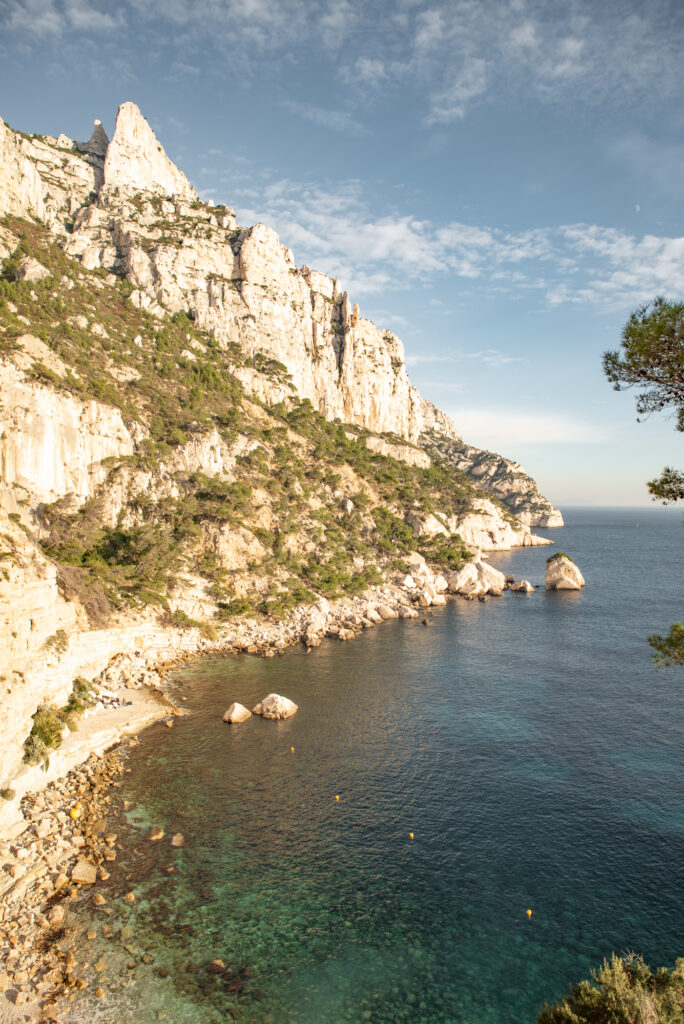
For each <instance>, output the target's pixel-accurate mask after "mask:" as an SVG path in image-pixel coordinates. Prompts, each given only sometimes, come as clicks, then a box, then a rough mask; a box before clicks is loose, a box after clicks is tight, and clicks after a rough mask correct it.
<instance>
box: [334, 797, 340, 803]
mask: <svg viewBox="0 0 684 1024" xmlns="http://www.w3.org/2000/svg"><path fill="white" fill-rule="evenodd" d="M339 802H340V798H339V796H336V797H335V803H336V804H339Z"/></svg>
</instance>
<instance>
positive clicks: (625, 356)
mask: <svg viewBox="0 0 684 1024" xmlns="http://www.w3.org/2000/svg"><path fill="white" fill-rule="evenodd" d="M603 370H604V372H605V374H606V376H607V377H608V380H609V381H611V382H612V383H613V385H614V386H615V390H616V391H622V390H624V389H625V388H630V387H636V388H637V389H638V395H637V400H636V407H637V413H638V414H639V416H644V415H645V416H650V414H651V413H653V412H662V411H665V410H672V411H673V412H674V413H675V418H676V420H675V427H676V429H677V430H680V431H684V304H682V303H681V302H668V301H667V300H666V299H664V298H662V296H659V297H658V298H656V299H654V300H653V302H652V303H647V304H646V305H644V306H640V307H639V308H638V309H636V310H635V311H634V312H633V313H632V315H631V316H630V318H629V320H628V321H627V323H626V324H625V327H624V330H623V332H622V344H621V347H620V349H618V350H615V351H612V352H605V353H604V355H603ZM648 489H649V491H650V493H651V494H652V495H653V497H654V498H657V499H660V501H662V502H663V504H664V505H667V504H670V503H671V502H675V501H681V500H683V499H684V473H682V472H681V471H680V470H678V469H673V468H672V467H671V466H666V467H665V469H664V470H663V471H662V473H661V474H660V476H659V477H657V478H656V479H655V480H649V482H648ZM648 642H649V643H650V645H651V647H653V648H654V650H655V652H656V653H655V655H654V661H655V663H656V666H657V667H660V666H661V665H684V629H683V628H682V624H681V623H680V622H676V623H674V625H673V626H671V627H670V632H669V633H668V635H667V636H660V635H658V634H654V635H653V636H650V637H649V638H648Z"/></svg>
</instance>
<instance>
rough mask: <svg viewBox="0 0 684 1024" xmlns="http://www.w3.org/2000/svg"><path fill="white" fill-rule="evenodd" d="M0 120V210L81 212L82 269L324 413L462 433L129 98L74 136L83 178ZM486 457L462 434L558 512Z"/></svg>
mask: <svg viewBox="0 0 684 1024" xmlns="http://www.w3.org/2000/svg"><path fill="white" fill-rule="evenodd" d="M3 130H4V135H0V153H3V154H6V159H5V160H3V168H2V169H1V170H0V195H1V194H2V192H3V191H5V190H6V192H7V196H8V199H7V200H6V201H5V204H4V206H3V205H0V211H2V210H3V209H4V210H7V211H8V212H14V213H21V211H22V209H23V210H24V212H29V213H33V214H34V215H36V216H38V217H41V218H43V219H44V218H45V217H46V216H48V212H49V219H51V220H52V222H58V217H57V211H58V209H59V204H61V208H62V211H63V213H64V214H65V215H67V214H74V213H75V215H74V216H73V223H72V225H71V231H70V235H69V237H68V239H67V240H66V251H67V252H68V253H69V254H70V255H73V256H76V257H78V258H79V259H80V260H81V261H82V263H83V266H85V267H87V268H89V269H94V268H106V269H107V270H110V271H112V272H114V273H116V274H122V275H124V276H125V277H126V278H127V279H128V280H129V281H130V282H131V283H132V284H133V285H134V286H135V288H136V290H137V291H136V295H135V296H134V301H135V302H137V303H138V304H139V305H140V306H141V307H142V308H146V309H148V310H151V311H152V312H155V313H159V314H161V311H162V310H163V309H168V310H171V311H172V312H177V311H186V312H189V313H190V314H191V315H192V317H193V318H194V319H195V321H196V322H197V323H198V324H199V325H200V326H201V327H203V328H205V329H206V330H209V331H211V332H212V333H213V335H214V336H215V337H216V338H217V339H219V341H220V342H221V343H222V344H224V345H229V344H231V343H236V344H237V345H239V346H240V349H241V350H242V352H244V353H246V354H247V355H248V356H249V357H250V359H251V362H252V363H254V361H255V360H256V359H257V358H258V357H259V355H260V354H261V355H266V356H267V357H269V358H272V359H274V360H276V361H277V362H279V363H281V364H282V365H283V366H284V367H285V371H286V373H287V374H289V380H288V381H287V383H288V384H289V385H291V388H292V389H293V390H294V391H295V392H296V393H297V394H298V395H299V396H301V397H302V398H308V399H310V400H311V402H312V403H313V405H314V407H315V408H316V409H318V410H319V411H320V412H321V413H322V414H323V415H324V416H325V417H326V418H328V419H340V420H342V421H343V422H347V423H355V424H359V425H360V426H362V427H365V428H367V429H369V430H371V431H373V432H374V433H378V434H383V433H391V434H396V435H398V436H399V437H401V438H404V439H406V440H408V441H410V442H411V443H412V444H417V443H419V441H420V439H421V437H423V438H425V436H427V435H428V433H430V432H432V433H437V434H438V435H439V436H440V437H443V438H446V439H450V440H454V441H456V442H459V441H460V440H461V439H460V437H459V435H458V433H457V431H456V429H455V427H454V425H453V423H452V422H451V421H450V419H449V418H448V417H447V416H446V415H445V414H444V413H442V412H441V411H440V410H438V409H436V408H435V407H434V406H433V405H432V404H431V403H429V402H426V401H425V400H423V399H422V398H421V396H420V395H419V394H418V392H417V390H416V389H415V388H414V387H413V386H412V385H411V383H410V381H409V378H408V374H407V371H406V365H405V362H404V351H403V346H402V344H401V341H400V340H399V339H398V338H397V337H396V336H395V335H394V334H393V333H392V332H391V331H388V330H383V329H379V328H377V327H376V326H375V325H374V324H373V323H371V321H369V320H367V319H364V318H363V317H361V316H360V315H359V311H358V307H357V306H352V304H351V302H350V299H349V297H348V296H347V294H346V293H344V292H342V290H341V287H340V284H339V282H338V281H337V280H335V279H331V278H329V277H327V276H326V275H325V274H322V273H319V272H318V271H315V270H311V269H310V268H309V267H307V266H303V267H301V268H297V266H296V264H295V261H294V257H293V255H292V253H291V251H290V250H289V249H287V248H286V247H285V246H284V245H281V243H280V241H279V239H278V236H277V235H276V233H275V232H274V231H273V230H272V229H271V228H269V227H267V226H266V225H263V224H257V225H255V226H254V227H252V228H246V229H245V228H243V229H241V228H240V227H239V226H238V224H237V222H236V220H235V217H234V214H233V211H232V210H229V209H227V208H225V207H217V208H212V207H211V206H209V205H205V204H203V203H201V202H199V200H198V197H197V195H196V193H195V191H194V190H193V189H192V187H191V186H190V184H189V182H188V180H187V178H186V177H185V175H184V174H183V173H182V172H181V171H180V170H178V168H176V167H175V166H174V165H173V163H172V162H171V161H170V160H169V159H168V157H167V156H166V154H165V153H164V150H163V148H162V146H161V145H160V144H159V142H158V141H157V139H156V138H155V136H154V134H153V132H152V130H151V128H150V127H149V125H148V124H147V122H146V121H145V119H144V118H143V117H142V115H141V113H140V111H139V110H138V108H137V107H136V106H135V104H133V103H124V104H122V105H121V107H120V108H119V112H118V116H117V121H116V130H115V132H114V136H113V138H112V140H111V142H110V143H107V140H106V135H105V134H104V131H103V130H102V128H101V125H99V122H97V123H96V127H95V131H94V133H93V137H92V138H91V140H90V143H87V144H72V147H73V148H74V149H76V150H77V151H79V152H82V153H83V157H82V164H83V165H82V167H81V168H80V176H79V173H76V168H77V166H78V158H77V157H75V156H74V153H73V152H70V154H69V157H68V158H66V157H62V156H61V154H62V153H63V152H64V151H66V150H68V148H69V140H68V139H66V138H65V137H64V136H60V139H59V140H52V139H44V140H42V141H40V140H38V141H37V140H36V139H35V138H34V139H31V140H28V139H26V138H25V137H23V136H22V137H19V138H18V137H17V136H16V134H15V133H11V132H8V131H7V129H6V128H4V126H3ZM3 138H4V141H3ZM103 154H104V156H103ZM57 159H60V160H61V161H62V163H63V164H64V173H63V174H62V175H61V178H60V181H59V184H58V188H57V191H56V192H55V194H54V196H53V198H52V199H51V206H50V210H49V211H47V210H46V208H45V201H44V200H43V199H42V198H41V194H42V193H44V192H46V185H47V184H48V183H52V180H53V179H54V177H55V173H56V171H55V167H56V160H57ZM5 164H6V166H5ZM100 168H101V170H100ZM100 174H101V177H100ZM62 179H63V180H62ZM5 180H6V181H7V184H6V182H5ZM86 185H88V186H89V188H88V190H87V191H85V188H86ZM90 188H96V189H98V194H97V200H96V201H95V202H92V203H88V204H85V202H84V198H85V197H86V196H89V194H90ZM9 197H11V201H10V199H9ZM1 203H2V200H1V199H0V204H1ZM240 377H241V379H242V380H243V382H244V383H245V384H246V385H247V386H248V387H249V386H250V385H251V386H252V387H256V388H257V389H258V392H259V397H260V398H262V399H263V400H265V401H267V402H269V401H280V400H281V399H282V398H283V397H284V396H285V395H286V394H287V391H288V389H287V387H285V385H284V383H283V381H277V382H274V384H273V386H272V387H268V386H265V384H264V380H263V377H259V378H258V379H257V380H254V379H253V378H254V375H253V374H251V373H250V367H249V366H247V367H244V368H243V369H242V372H241V374H240ZM466 450H467V453H468V454H466ZM451 452H452V454H453V452H454V449H451ZM494 459H495V460H497V459H498V461H497V462H496V465H495V464H494V463H493V462H492V459H491V457H490V454H489V453H480V452H479V451H478V450H477V449H475V448H472V447H470V446H465V445H464V446H463V447H462V449H461V451H460V454H459V457H458V463H457V464H458V465H460V466H461V468H463V469H464V471H465V472H467V473H469V474H470V475H472V476H473V477H474V479H475V480H476V481H478V482H483V483H486V484H487V485H489V484H490V483H494V488H493V490H494V492H495V493H497V494H498V495H499V496H500V497H501V498H502V500H503V501H504V502H505V503H506V504H507V505H508V507H509V508H510V509H511V510H512V511H513V512H514V513H515V514H518V511H520V512H521V513H522V515H523V521H524V522H525V523H526V524H527V525H557V524H559V523H560V522H562V518H561V517H560V513H559V512H558V510H557V509H554V508H553V506H551V505H550V504H549V503H548V502H547V501H546V499H544V498H542V496H541V495H540V494H539V492H538V491H537V488H536V485H534V482H533V481H531V479H530V478H529V477H528V476H527V475H526V474H524V473H523V472H522V470H520V467H517V466H515V464H513V463H510V462H509V461H508V460H505V459H502V458H501V457H496V456H495V457H494ZM485 463H487V464H488V466H489V469H487V470H485V469H484V465H485ZM504 478H505V479H504ZM489 489H490V490H491V489H492V488H489Z"/></svg>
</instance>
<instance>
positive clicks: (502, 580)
mask: <svg viewBox="0 0 684 1024" xmlns="http://www.w3.org/2000/svg"><path fill="white" fill-rule="evenodd" d="M505 586H506V577H505V576H504V574H503V573H502V572H499V570H498V569H495V568H494V566H493V565H488V564H487V563H486V562H481V561H480V560H479V559H478V560H474V561H472V562H468V564H467V565H464V566H463V568H462V569H459V570H458V572H454V573H452V574H451V576H450V577H449V581H448V590H449V593H450V594H463V595H464V596H466V597H482V596H484V595H485V594H493V595H494V596H495V597H500V596H501V594H503V592H504V587H505Z"/></svg>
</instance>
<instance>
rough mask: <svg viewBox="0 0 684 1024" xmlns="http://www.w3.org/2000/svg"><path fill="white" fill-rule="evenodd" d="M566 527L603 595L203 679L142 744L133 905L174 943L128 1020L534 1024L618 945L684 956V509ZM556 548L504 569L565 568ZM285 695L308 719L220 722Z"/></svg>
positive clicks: (484, 611) (442, 614) (121, 877)
mask: <svg viewBox="0 0 684 1024" xmlns="http://www.w3.org/2000/svg"><path fill="white" fill-rule="evenodd" d="M566 519H567V524H568V525H567V526H566V527H565V528H564V529H563V530H554V531H548V535H549V536H550V537H552V538H553V540H554V541H555V542H556V544H557V547H558V548H561V549H562V550H565V551H567V552H568V553H570V554H571V555H572V556H573V557H574V558H575V559H576V561H577V562H578V564H579V565H580V568H581V569H582V571H583V573H584V575H585V577H586V579H587V581H588V582H587V586H586V588H585V589H584V590H583V591H582V592H581V593H579V594H572V593H570V594H553V593H546V592H545V591H544V590H543V589H540V590H538V591H536V592H535V593H534V594H531V595H529V596H528V595H514V594H511V593H507V594H506V595H504V597H503V598H501V599H492V600H490V601H488V602H486V603H484V604H483V603H479V602H465V601H458V602H453V603H451V604H450V605H449V606H448V607H447V608H446V609H443V610H437V611H436V612H435V614H434V615H433V616H432V617H431V624H430V626H429V627H427V628H426V627H423V626H422V625H420V623H419V622H417V621H411V620H409V621H405V620H400V621H398V622H392V623H385V624H383V625H382V626H380V627H378V628H376V629H374V630H370V631H367V632H366V633H365V634H364V636H363V637H362V638H360V639H359V640H357V641H355V642H354V643H351V644H340V643H337V642H329V643H324V644H323V645H322V646H321V647H320V648H318V649H316V650H315V651H313V652H312V653H311V654H309V655H306V654H305V652H304V650H303V649H297V650H294V651H291V652H288V653H287V654H286V655H285V656H283V657H280V658H276V659H272V660H270V661H267V660H262V659H256V658H248V657H239V658H237V657H234V658H230V659H223V660H222V659H208V660H206V661H203V662H201V663H198V664H197V665H194V666H193V667H191V668H189V669H185V670H184V671H183V672H182V673H181V677H182V679H183V680H184V681H185V682H186V683H187V684H189V685H188V689H186V690H184V692H186V693H188V694H189V697H190V699H189V701H188V705H187V706H188V707H189V708H191V709H192V711H193V714H192V715H191V716H189V717H187V718H185V719H181V720H178V721H177V722H176V725H175V727H174V728H173V729H172V730H167V729H165V728H163V727H162V726H160V727H155V728H154V729H152V730H149V731H148V732H147V733H146V734H145V735H144V737H143V743H142V744H141V746H140V747H138V748H135V749H134V750H133V751H132V753H131V760H130V767H131V772H130V774H129V775H127V776H126V781H125V784H124V786H123V787H122V789H121V795H122V797H124V798H126V799H133V800H135V801H136V807H135V809H134V810H133V811H132V812H130V813H129V814H128V816H126V817H125V818H124V817H122V819H121V820H120V821H119V822H118V826H117V831H118V832H119V834H120V835H121V836H123V837H124V838H125V842H124V846H125V852H124V853H122V854H120V857H119V860H118V861H117V867H116V870H115V871H114V872H113V873H112V879H111V880H110V882H109V883H108V885H109V887H110V892H109V894H108V895H109V898H110V903H111V906H112V907H113V908H115V912H114V914H113V915H112V917H110V918H109V919H108V923H109V926H110V927H111V928H112V930H113V932H114V934H115V935H116V933H117V930H118V928H119V927H120V926H121V925H122V924H123V925H124V928H125V932H124V936H123V937H124V939H125V940H126V942H127V944H128V946H129V948H130V949H133V950H134V951H136V952H137V953H140V952H142V951H144V950H147V951H148V952H149V953H150V956H152V957H154V960H153V961H152V963H151V964H149V965H141V966H138V967H136V968H135V969H133V968H129V967H127V965H126V964H125V963H123V961H122V962H121V964H120V974H118V973H117V971H115V970H114V969H113V967H112V970H111V971H110V976H109V978H108V980H109V981H110V982H114V985H115V988H116V991H115V992H114V994H113V995H112V996H110V997H109V999H113V1000H115V1002H116V1004H117V1006H118V1011H117V1019H120V1020H127V1019H129V1020H135V1021H136V1022H138V1021H139V1022H147V1021H148V1020H149V1021H152V1020H157V1019H159V1018H160V1016H163V1015H166V1017H167V1019H169V1020H173V1021H179V1022H181V1021H183V1022H186V1021H187V1022H188V1024H200V1022H201V1024H204V1022H210V1021H214V1020H215V1021H224V1020H227V1019H230V1015H233V1016H237V1017H238V1019H240V1020H242V1021H244V1022H246V1024H252V1022H254V1024H268V1022H269V1021H270V1022H272V1024H281V1022H290V1021H292V1022H298V1024H321V1022H331V1024H335V1022H338V1021H339V1022H344V1021H350V1022H357V1021H358V1022H360V1021H366V1020H368V1021H372V1022H375V1024H392V1022H401V1021H407V1022H408V1021H410V1022H411V1024H420V1022H423V1024H428V1022H430V1024H438V1022H439V1024H442V1022H463V1024H490V1022H491V1024H494V1022H497V1024H514V1022H516V1024H517V1022H532V1021H534V1020H535V1019H536V1014H537V1011H538V1008H539V1006H540V1004H541V1003H542V1002H544V1001H545V1000H547V999H548V1000H549V1001H552V1000H554V999H556V998H558V997H559V996H560V995H561V994H562V993H563V992H564V991H566V990H567V988H568V986H569V984H570V983H571V982H573V981H577V980H579V979H580V978H581V977H584V976H586V975H587V974H588V972H589V970H590V968H591V967H593V966H596V965H597V964H598V963H599V962H600V960H601V959H602V958H603V957H604V956H609V955H610V953H611V952H612V951H616V952H624V951H628V950H637V951H639V952H642V953H643V954H644V956H645V957H646V959H647V960H648V961H650V962H651V963H652V964H653V965H656V964H657V965H660V964H671V963H672V962H673V961H674V958H675V957H676V956H678V955H684V910H683V909H682V907H683V906H684V900H683V899H682V896H683V893H684V748H683V746H682V724H683V721H684V679H683V677H682V673H681V670H680V671H679V672H678V673H677V672H672V671H664V672H660V673H656V672H655V671H654V669H653V667H652V662H651V659H650V649H649V648H648V645H647V644H646V642H645V637H646V635H648V634H649V633H651V632H654V631H656V630H658V631H663V630H664V629H666V628H667V626H668V625H669V623H670V622H671V621H673V620H675V619H681V618H682V614H683V612H684V608H683V607H682V605H683V601H682V587H681V582H682V570H683V569H684V557H683V550H684V547H683V544H682V542H683V540H684V520H683V518H682V516H681V514H680V513H671V512H664V511H661V510H655V509H654V510H649V511H642V510H640V511H638V512H636V511H630V510H617V511H609V510H596V511H593V510H570V511H568V513H567V516H566ZM637 523H638V524H639V525H638V526H637V525H636V524H637ZM539 532H543V531H539ZM553 550H554V549H551V551H553ZM548 554H549V549H538V550H526V551H517V552H511V553H495V554H492V556H491V561H492V564H494V565H496V566H497V567H498V568H501V569H502V570H503V571H504V572H514V573H515V574H516V577H519V576H521V575H524V576H526V577H527V578H529V579H530V580H531V581H532V582H533V583H541V584H542V585H543V578H544V562H545V559H546V557H547V556H548ZM271 691H276V692H279V693H283V694H285V695H286V696H288V697H290V698H292V699H294V700H295V701H297V703H298V704H299V706H300V710H299V712H298V714H297V715H296V716H295V717H294V718H293V719H291V720H289V721H287V722H281V723H273V722H265V721H262V720H260V719H252V720H250V721H248V722H247V723H245V724H244V725H241V726H239V727H232V728H231V727H229V726H226V725H223V723H222V722H221V715H222V713H223V711H224V709H225V708H226V707H227V706H228V704H230V703H231V702H232V701H233V700H239V701H241V702H242V703H244V704H246V705H247V706H248V707H251V706H253V704H254V703H256V701H257V700H258V699H259V698H261V697H262V696H264V695H265V694H266V693H268V692H271ZM292 746H294V748H295V751H294V753H291V752H290V748H291V747H292ZM336 794H337V795H339V797H340V800H339V802H336V801H335V795H336ZM150 824H161V825H162V826H163V827H164V828H165V830H166V832H167V837H168V835H170V834H171V833H173V832H177V831H179V832H182V833H183V834H184V836H185V838H186V846H185V847H184V848H183V849H182V850H171V849H170V848H169V845H168V841H167V840H164V841H163V843H161V844H149V843H147V842H145V841H142V840H141V839H140V838H139V833H140V830H141V829H142V828H143V827H147V826H149V825H150ZM409 832H413V833H414V836H415V838H414V839H413V841H412V840H411V839H410V838H409ZM126 837H127V838H126ZM134 851H135V852H134ZM169 867H175V873H173V874H168V873H167V871H168V868H169ZM131 886H133V888H134V890H135V891H136V894H137V897H138V904H137V906H136V907H135V908H133V909H132V910H131V909H129V908H124V906H123V905H122V904H120V901H117V900H116V899H115V897H116V895H117V893H119V892H123V891H125V889H126V888H130V887H131ZM528 907H529V908H531V909H532V911H533V914H532V918H531V919H530V920H528V919H527V917H526V914H525V910H526V908H528ZM99 923H101V920H100V921H99ZM116 948H117V949H118V948H119V947H118V946H116ZM109 949H110V952H109V953H108V954H107V955H108V956H110V958H111V956H112V954H111V944H110V946H109ZM122 955H124V958H125V956H127V955H128V954H127V953H126V954H122ZM216 957H220V958H221V959H222V960H223V961H224V962H225V963H226V965H228V966H229V967H230V971H229V973H228V974H227V975H226V977H225V978H224V979H223V980H220V979H214V978H212V977H211V976H210V975H208V974H207V973H206V972H205V971H204V969H203V967H204V964H206V962H207V961H210V960H212V959H214V958H216ZM134 962H137V960H136V961H134ZM194 968H198V969H196V970H195V969H194ZM245 969H246V970H245ZM240 970H242V971H243V974H245V975H248V976H246V977H244V978H242V979H240V980H237V981H233V987H234V988H235V987H237V986H239V985H240V984H242V985H243V988H242V991H241V992H240V993H235V992H226V984H227V983H230V980H231V979H233V978H234V977H235V975H236V974H237V972H238V971H240ZM166 972H168V974H167V973H166ZM160 975H164V976H163V977H160ZM117 986H118V988H117ZM95 1005H96V1006H97V1007H99V1009H95ZM95 1005H94V1007H93V1019H98V1018H99V1019H103V1020H104V1019H110V1018H111V1012H112V1011H111V1003H110V1002H109V1000H105V1002H104V1004H103V1003H97V1004H95Z"/></svg>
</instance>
